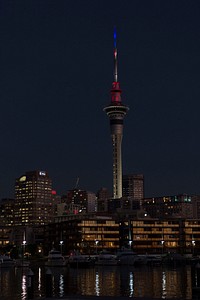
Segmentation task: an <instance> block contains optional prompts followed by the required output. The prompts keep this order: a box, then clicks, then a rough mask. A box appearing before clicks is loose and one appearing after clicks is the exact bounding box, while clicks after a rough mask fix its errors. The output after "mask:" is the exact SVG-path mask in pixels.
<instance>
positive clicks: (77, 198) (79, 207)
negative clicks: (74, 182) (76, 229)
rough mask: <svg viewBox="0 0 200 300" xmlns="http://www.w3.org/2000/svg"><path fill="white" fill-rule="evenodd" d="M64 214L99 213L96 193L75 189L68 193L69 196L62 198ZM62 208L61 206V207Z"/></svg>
mask: <svg viewBox="0 0 200 300" xmlns="http://www.w3.org/2000/svg"><path fill="white" fill-rule="evenodd" d="M62 202H64V203H65V205H64V206H63V208H64V211H63V213H66V214H80V213H81V214H82V213H89V212H96V211H97V197H96V195H95V193H93V192H89V191H85V190H80V189H73V190H69V191H67V195H66V196H63V197H62ZM60 207H61V206H60Z"/></svg>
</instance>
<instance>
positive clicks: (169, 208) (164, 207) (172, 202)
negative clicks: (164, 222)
mask: <svg viewBox="0 0 200 300" xmlns="http://www.w3.org/2000/svg"><path fill="white" fill-rule="evenodd" d="M142 207H143V209H144V210H145V211H146V212H147V214H148V215H149V216H150V217H152V218H160V219H164V218H193V217H196V216H194V209H193V202H192V196H191V195H186V194H180V195H175V196H164V197H153V198H145V199H144V200H143V201H142Z"/></svg>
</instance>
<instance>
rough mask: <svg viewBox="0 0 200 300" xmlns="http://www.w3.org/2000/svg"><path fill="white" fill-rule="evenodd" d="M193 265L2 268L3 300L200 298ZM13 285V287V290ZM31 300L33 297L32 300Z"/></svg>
mask: <svg viewBox="0 0 200 300" xmlns="http://www.w3.org/2000/svg"><path fill="white" fill-rule="evenodd" d="M193 272H194V270H193V266H191V265H180V266H176V267H174V266H168V265H155V266H152V265H139V266H132V265H106V266H105V265H95V264H94V265H93V266H91V267H85V268H84V267H78V265H77V267H75V266H74V267H70V266H69V264H67V265H66V266H65V267H55V266H54V267H46V266H45V265H44V264H43V265H41V264H40V263H36V262H34V263H31V265H30V268H18V267H14V268H13V267H10V268H0V278H1V280H0V299H2V300H10V299H12V300H26V299H28V298H27V297H28V296H27V295H28V292H29V288H30V285H29V283H30V282H31V285H32V286H31V292H32V296H33V297H34V298H32V299H46V298H47V299H49V298H50V299H51V298H58V299H59V298H63V299H68V297H69V298H70V297H71V298H75V299H79V297H83V298H84V297H91V298H93V297H134V298H139V299H172V298H173V299H199V298H198V293H199V291H198V286H196V288H195V287H194V285H195V284H197V282H196V278H197V276H196V275H198V274H194V273H193ZM10 286H12V287H13V288H12V289H11V288H10ZM30 299H31V298H30Z"/></svg>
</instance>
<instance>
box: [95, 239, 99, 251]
mask: <svg viewBox="0 0 200 300" xmlns="http://www.w3.org/2000/svg"><path fill="white" fill-rule="evenodd" d="M98 243H99V241H98V240H95V245H96V254H97V246H98Z"/></svg>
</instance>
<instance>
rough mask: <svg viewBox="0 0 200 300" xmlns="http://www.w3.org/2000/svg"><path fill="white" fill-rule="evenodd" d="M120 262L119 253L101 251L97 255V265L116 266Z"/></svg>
mask: <svg viewBox="0 0 200 300" xmlns="http://www.w3.org/2000/svg"><path fill="white" fill-rule="evenodd" d="M118 264H119V260H118V257H117V255H114V254H110V253H101V254H99V255H98V256H97V260H96V261H95V265H97V266H116V265H118Z"/></svg>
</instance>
